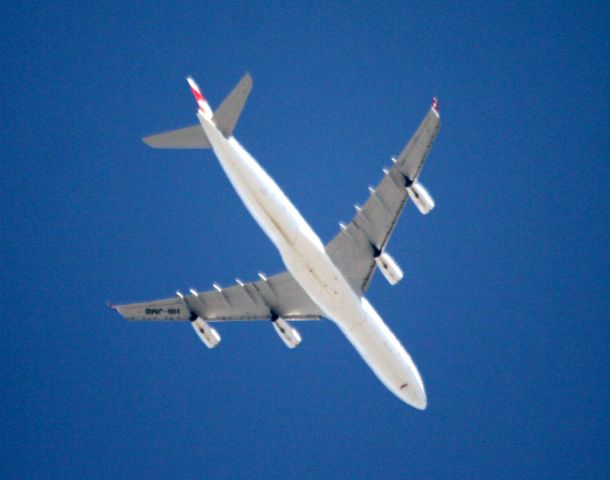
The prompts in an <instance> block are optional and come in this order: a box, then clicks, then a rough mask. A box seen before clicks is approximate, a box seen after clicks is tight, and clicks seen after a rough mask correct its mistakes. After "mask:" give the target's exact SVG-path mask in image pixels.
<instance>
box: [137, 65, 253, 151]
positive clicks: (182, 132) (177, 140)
mask: <svg viewBox="0 0 610 480" xmlns="http://www.w3.org/2000/svg"><path fill="white" fill-rule="evenodd" d="M186 80H187V82H188V83H189V86H190V87H191V91H192V92H193V96H194V97H195V100H196V101H197V105H199V113H201V115H203V117H204V118H206V119H208V120H211V121H212V122H213V123H214V124H215V125H216V128H218V130H220V131H221V132H222V134H223V135H224V136H225V137H230V136H231V135H232V134H233V130H234V129H235V126H236V125H237V121H238V120H239V116H240V115H241V112H242V110H243V109H244V105H245V104H246V100H247V99H248V95H249V94H250V90H252V77H251V76H250V74H249V73H246V74H245V75H244V76H243V77H242V79H241V80H240V81H239V83H238V84H237V85H236V86H235V88H234V89H233V90H232V91H231V93H230V94H229V95H228V96H227V98H225V99H224V101H223V102H222V103H221V104H220V107H218V110H216V112H215V113H214V112H213V111H212V109H211V107H210V105H209V104H208V102H207V101H206V99H205V97H204V96H203V94H202V93H201V90H200V89H199V86H198V85H197V83H195V81H194V80H193V79H192V78H191V77H188V78H187V79H186ZM142 140H143V141H144V143H145V144H146V145H148V146H150V147H152V148H211V145H210V142H209V140H208V138H207V136H206V134H205V132H204V131H203V128H201V125H194V126H192V127H187V128H181V129H179V130H172V131H170V132H164V133H159V134H156V135H150V136H148V137H144V138H143V139H142Z"/></svg>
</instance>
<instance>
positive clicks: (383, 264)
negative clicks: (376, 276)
mask: <svg viewBox="0 0 610 480" xmlns="http://www.w3.org/2000/svg"><path fill="white" fill-rule="evenodd" d="M375 263H377V266H378V267H379V270H381V273H383V276H384V277H385V279H386V280H387V281H388V283H389V284H390V285H396V284H397V283H398V282H400V281H401V280H402V270H401V269H400V267H399V266H398V264H397V263H396V262H395V261H394V259H393V258H392V257H390V255H389V254H388V253H385V252H383V253H380V254H379V255H378V256H377V257H375Z"/></svg>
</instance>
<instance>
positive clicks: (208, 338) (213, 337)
mask: <svg viewBox="0 0 610 480" xmlns="http://www.w3.org/2000/svg"><path fill="white" fill-rule="evenodd" d="M191 325H192V326H193V330H195V333H196V334H197V336H198V337H199V338H200V339H201V341H202V342H203V343H205V346H206V347H208V348H214V347H215V346H216V345H218V344H219V343H220V335H219V334H218V332H217V331H216V329H215V328H212V327H210V325H209V324H208V323H207V322H204V321H203V320H202V319H201V318H200V317H197V318H196V319H195V320H193V321H192V322H191Z"/></svg>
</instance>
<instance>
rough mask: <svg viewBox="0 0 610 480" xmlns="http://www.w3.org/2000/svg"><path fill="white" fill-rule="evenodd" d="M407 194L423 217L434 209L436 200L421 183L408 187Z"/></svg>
mask: <svg viewBox="0 0 610 480" xmlns="http://www.w3.org/2000/svg"><path fill="white" fill-rule="evenodd" d="M407 192H409V197H411V200H413V203H414V204H415V206H416V207H417V209H418V210H419V211H420V213H421V214H422V215H426V214H427V213H430V210H432V209H433V208H434V200H432V197H431V196H430V194H429V193H428V190H426V189H425V188H424V186H423V185H422V184H421V183H419V182H415V183H413V184H412V185H411V186H409V187H407Z"/></svg>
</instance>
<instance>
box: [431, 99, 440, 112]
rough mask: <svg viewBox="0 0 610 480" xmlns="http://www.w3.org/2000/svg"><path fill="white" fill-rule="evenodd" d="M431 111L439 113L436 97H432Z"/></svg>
mask: <svg viewBox="0 0 610 480" xmlns="http://www.w3.org/2000/svg"><path fill="white" fill-rule="evenodd" d="M432 109H433V110H434V111H435V112H436V113H439V110H438V98H436V97H432Z"/></svg>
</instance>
